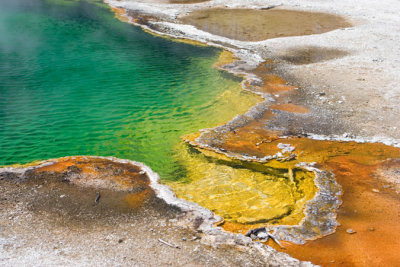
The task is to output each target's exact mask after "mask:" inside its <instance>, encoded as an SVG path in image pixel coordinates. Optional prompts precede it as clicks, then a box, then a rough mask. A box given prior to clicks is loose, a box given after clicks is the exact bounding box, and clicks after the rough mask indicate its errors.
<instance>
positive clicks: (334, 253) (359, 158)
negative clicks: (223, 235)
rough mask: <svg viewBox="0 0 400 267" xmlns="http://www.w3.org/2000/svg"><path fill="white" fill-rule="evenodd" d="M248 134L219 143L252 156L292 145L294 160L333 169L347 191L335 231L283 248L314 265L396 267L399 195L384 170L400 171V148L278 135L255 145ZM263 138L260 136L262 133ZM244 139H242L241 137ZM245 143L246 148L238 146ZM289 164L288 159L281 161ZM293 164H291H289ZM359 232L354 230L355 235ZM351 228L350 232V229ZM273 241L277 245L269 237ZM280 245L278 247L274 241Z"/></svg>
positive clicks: (399, 247) (229, 227)
mask: <svg viewBox="0 0 400 267" xmlns="http://www.w3.org/2000/svg"><path fill="white" fill-rule="evenodd" d="M248 136H252V138H254V133H253V134H251V135H250V134H249V135H246V133H242V132H241V131H237V135H235V137H236V138H235V139H234V141H233V142H232V143H231V141H232V139H229V138H228V139H227V140H226V141H227V142H226V143H225V144H223V145H222V146H221V147H222V148H224V149H229V151H232V152H238V153H242V152H243V151H246V153H247V154H248V155H250V156H252V155H255V156H260V155H269V154H271V153H272V152H274V150H275V149H276V147H277V145H278V143H284V144H290V145H291V146H293V147H294V148H295V153H296V155H297V157H296V159H295V160H292V163H291V164H293V161H295V162H316V163H317V165H316V166H317V167H318V168H320V169H323V170H329V171H332V172H333V173H334V174H335V176H336V179H337V181H338V182H339V184H340V185H341V186H342V189H343V192H344V193H343V196H342V201H343V204H342V206H341V207H340V209H339V211H338V217H337V219H338V221H339V223H340V226H339V227H338V228H337V231H336V232H335V233H334V234H332V235H330V236H326V237H323V238H321V239H318V240H315V241H308V242H307V243H306V244H305V245H293V244H290V243H288V242H286V243H285V242H283V244H284V246H285V249H283V250H282V251H284V252H287V253H289V254H290V255H292V256H294V257H296V258H299V259H301V260H309V261H312V262H313V263H316V264H321V265H323V266H326V265H332V266H335V265H341V266H396V265H397V264H399V256H398V251H400V242H399V240H400V224H399V221H400V198H399V194H398V192H396V190H397V191H398V184H397V183H396V181H397V180H395V179H393V178H392V179H390V178H389V179H386V180H384V179H382V177H381V176H382V175H384V174H387V173H389V174H392V175H393V174H395V173H400V164H399V162H398V161H396V160H389V161H387V159H390V158H400V149H398V148H394V147H390V146H386V145H383V144H371V143H365V144H359V143H355V142H333V141H316V140H310V139H307V138H289V139H277V140H272V141H270V142H263V143H261V144H258V145H257V143H255V142H253V145H252V146H251V144H250V142H249V138H248ZM259 137H260V138H261V136H259ZM239 140H241V141H242V143H240V141H239ZM241 144H243V147H244V148H243V149H242V148H241V147H240V145H241ZM279 164H285V163H279ZM287 164H289V162H288V163H287ZM397 178H398V177H397ZM225 228H226V229H227V230H234V231H239V232H244V231H245V230H247V229H248V227H243V229H241V228H240V227H239V225H237V224H236V225H235V224H233V225H232V224H229V223H228V224H226V227H225ZM352 230H353V231H355V233H351V232H352ZM349 232H350V233H349ZM269 245H274V244H273V242H272V241H270V243H269ZM275 247H276V248H277V249H280V248H279V247H277V246H276V245H275Z"/></svg>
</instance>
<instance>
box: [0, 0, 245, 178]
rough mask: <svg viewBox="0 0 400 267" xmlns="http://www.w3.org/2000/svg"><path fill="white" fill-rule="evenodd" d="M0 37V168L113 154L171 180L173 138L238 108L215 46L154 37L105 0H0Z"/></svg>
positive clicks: (175, 165) (233, 84) (177, 172)
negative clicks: (119, 14) (120, 16)
mask: <svg viewBox="0 0 400 267" xmlns="http://www.w3.org/2000/svg"><path fill="white" fill-rule="evenodd" d="M0 36H1V37H0V165H8V164H15V163H27V162H31V161H34V160H42V159H48V158H56V157H62V156H67V155H101V156H116V157H119V158H127V159H132V160H137V161H141V162H144V163H146V164H148V165H149V166H150V167H152V168H153V169H154V170H155V171H157V172H159V173H160V175H161V177H162V178H164V179H176V178H178V177H181V176H182V175H184V172H185V168H184V167H182V166H180V164H179V160H177V157H176V153H177V151H176V146H177V145H178V144H179V142H180V136H182V135H183V134H187V133H191V132H195V131H197V130H198V129H200V128H204V127H210V126H214V125H215V124H217V123H221V122H224V121H226V120H228V119H230V118H231V117H232V116H234V115H235V114H236V113H237V112H238V107H232V104H231V103H230V97H233V96H235V97H236V96H237V94H239V95H241V94H243V93H239V91H240V88H239V85H238V81H237V79H235V78H233V77H231V76H229V75H227V74H223V73H221V72H219V71H217V70H216V69H214V68H212V64H213V63H214V62H215V61H216V60H217V58H218V56H219V53H220V50H218V49H214V48H210V47H196V46H191V45H187V44H183V43H177V42H172V41H169V40H165V39H162V38H158V37H154V36H152V35H150V34H147V33H145V32H143V31H142V30H141V29H140V28H138V27H135V26H132V25H129V24H127V23H123V22H120V21H119V20H117V19H115V18H114V14H113V13H112V12H111V11H110V10H109V8H108V7H107V6H106V5H105V4H103V3H102V2H98V1H89V0H88V1H67V0H63V1H56V0H53V1H45V0H1V1H0ZM227 92H228V93H227ZM250 105H251V104H249V105H247V106H246V105H244V106H243V107H242V109H243V110H245V109H246V108H247V107H248V106H250ZM245 106H246V107H245ZM239 109H240V108H239Z"/></svg>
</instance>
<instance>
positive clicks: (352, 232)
mask: <svg viewBox="0 0 400 267" xmlns="http://www.w3.org/2000/svg"><path fill="white" fill-rule="evenodd" d="M346 232H347V233H348V234H355V233H356V231H354V230H353V229H351V228H349V229H347V230H346Z"/></svg>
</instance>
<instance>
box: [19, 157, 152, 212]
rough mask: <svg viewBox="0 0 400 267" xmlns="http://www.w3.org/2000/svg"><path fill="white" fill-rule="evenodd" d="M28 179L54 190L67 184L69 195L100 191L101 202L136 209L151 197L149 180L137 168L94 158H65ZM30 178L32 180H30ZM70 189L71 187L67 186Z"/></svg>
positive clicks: (42, 168)
mask: <svg viewBox="0 0 400 267" xmlns="http://www.w3.org/2000/svg"><path fill="white" fill-rule="evenodd" d="M27 176H28V177H30V178H31V180H36V181H42V182H44V183H46V184H47V185H48V186H51V187H54V188H58V187H65V186H66V185H70V186H69V187H68V188H67V189H68V190H67V191H69V192H75V191H77V190H75V189H74V188H78V189H79V188H81V190H84V191H85V190H86V191H88V192H90V194H92V195H93V200H94V199H95V191H96V192H104V194H105V195H106V196H107V195H108V196H109V197H102V198H101V201H102V203H104V202H107V201H111V202H116V204H117V205H118V203H117V202H120V203H119V205H122V206H124V205H128V206H130V207H133V208H137V207H139V206H141V205H142V204H144V203H145V201H147V200H148V199H150V198H151V197H153V196H154V192H153V190H152V189H151V188H150V186H149V183H150V181H149V178H148V177H147V174H145V173H144V172H143V171H142V170H141V168H140V167H138V166H135V165H132V164H127V163H120V162H115V161H111V160H109V159H104V158H97V157H65V158H60V159H57V160H55V161H54V162H52V163H51V164H49V165H45V166H42V167H38V168H35V169H33V170H32V171H30V172H28V174H27ZM32 178H33V179H32ZM71 186H72V187H71Z"/></svg>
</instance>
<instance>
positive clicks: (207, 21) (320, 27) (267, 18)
mask: <svg viewBox="0 0 400 267" xmlns="http://www.w3.org/2000/svg"><path fill="white" fill-rule="evenodd" d="M180 20H181V22H182V23H184V24H190V25H193V26H195V27H197V28H199V29H201V30H203V31H206V32H210V33H213V34H216V35H220V36H224V37H228V38H231V39H235V40H240V41H262V40H266V39H271V38H277V37H288V36H300V35H311V34H318V33H324V32H329V31H332V30H335V29H340V28H346V27H351V26H352V25H351V24H350V23H349V22H347V21H346V20H345V19H344V18H342V17H340V16H337V15H333V14H327V13H320V12H306V11H295V10H287V9H275V8H274V9H269V10H254V9H223V8H212V9H203V10H197V11H194V12H192V13H190V14H189V15H187V16H184V17H181V18H180Z"/></svg>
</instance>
